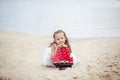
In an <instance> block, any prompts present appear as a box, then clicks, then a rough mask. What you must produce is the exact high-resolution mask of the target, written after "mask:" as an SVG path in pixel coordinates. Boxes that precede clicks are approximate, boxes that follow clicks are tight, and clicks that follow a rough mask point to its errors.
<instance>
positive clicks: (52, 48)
mask: <svg viewBox="0 0 120 80" xmlns="http://www.w3.org/2000/svg"><path fill="white" fill-rule="evenodd" d="M56 53H57V48H56V47H55V45H54V44H52V45H51V58H52V57H54V56H55V55H56Z"/></svg>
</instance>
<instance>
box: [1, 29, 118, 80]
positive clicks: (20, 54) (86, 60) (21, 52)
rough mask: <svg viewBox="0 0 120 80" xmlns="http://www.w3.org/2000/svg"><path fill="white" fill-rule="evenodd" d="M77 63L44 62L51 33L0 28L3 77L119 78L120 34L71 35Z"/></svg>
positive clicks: (33, 79) (26, 79)
mask: <svg viewBox="0 0 120 80" xmlns="http://www.w3.org/2000/svg"><path fill="white" fill-rule="evenodd" d="M69 40H70V44H71V47H72V51H73V53H74V54H75V55H76V56H77V63H76V64H75V65H73V67H72V68H67V69H66V70H59V69H58V68H48V67H46V66H44V65H43V64H42V61H41V60H42V51H43V50H44V49H45V48H46V47H48V45H49V44H50V42H51V41H52V38H51V37H42V36H34V35H30V34H24V33H18V32H7V31H0V80H120V38H69Z"/></svg>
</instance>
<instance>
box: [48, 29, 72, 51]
mask: <svg viewBox="0 0 120 80" xmlns="http://www.w3.org/2000/svg"><path fill="white" fill-rule="evenodd" d="M58 33H63V34H64V36H65V38H66V41H65V44H66V45H67V46H68V48H69V49H70V52H72V50H71V46H70V44H69V40H68V38H67V35H66V33H65V32H64V31H63V30H57V31H55V32H54V34H53V38H54V41H53V42H52V43H51V44H50V46H52V45H53V44H56V42H55V35H56V34H58ZM50 46H49V47H50Z"/></svg>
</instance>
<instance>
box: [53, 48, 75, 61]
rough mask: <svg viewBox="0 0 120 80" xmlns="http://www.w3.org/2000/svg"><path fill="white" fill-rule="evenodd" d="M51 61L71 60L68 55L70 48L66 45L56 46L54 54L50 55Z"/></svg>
mask: <svg viewBox="0 0 120 80" xmlns="http://www.w3.org/2000/svg"><path fill="white" fill-rule="evenodd" d="M52 61H53V62H59V61H68V62H73V58H72V57H70V49H69V48H68V47H58V48H57V54H56V56H54V57H52Z"/></svg>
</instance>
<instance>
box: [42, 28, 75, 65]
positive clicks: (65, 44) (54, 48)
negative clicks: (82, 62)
mask: <svg viewBox="0 0 120 80" xmlns="http://www.w3.org/2000/svg"><path fill="white" fill-rule="evenodd" d="M53 39H54V41H53V42H52V43H51V44H50V46H49V47H48V48H46V49H45V50H44V52H43V64H44V65H46V66H54V65H53V63H56V62H72V63H75V62H76V56H75V55H74V54H73V53H72V50H71V46H70V44H69V41H68V38H67V36H66V33H65V32H64V31H63V30H57V31H55V32H54V34H53ZM63 55H64V56H63Z"/></svg>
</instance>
